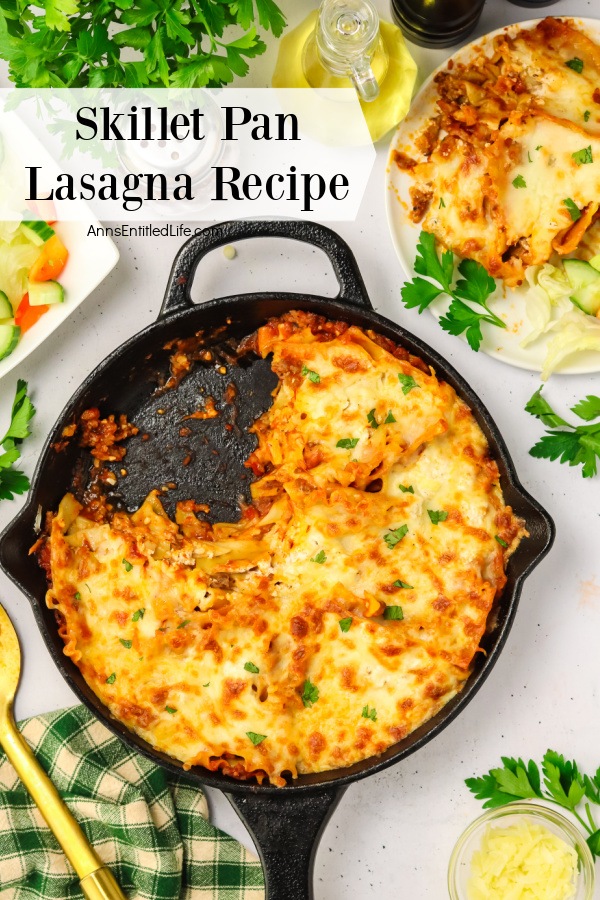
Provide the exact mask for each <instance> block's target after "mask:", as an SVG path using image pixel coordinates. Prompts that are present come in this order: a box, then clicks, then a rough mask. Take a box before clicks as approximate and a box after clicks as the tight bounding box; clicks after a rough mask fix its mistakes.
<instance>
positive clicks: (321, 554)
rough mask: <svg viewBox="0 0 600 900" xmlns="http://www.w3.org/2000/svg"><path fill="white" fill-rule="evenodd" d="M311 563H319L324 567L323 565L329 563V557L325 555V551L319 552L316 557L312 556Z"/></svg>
mask: <svg viewBox="0 0 600 900" xmlns="http://www.w3.org/2000/svg"><path fill="white" fill-rule="evenodd" d="M310 561H311V562H314V563H319V565H321V566H322V565H323V563H324V562H326V561H327V556H326V555H325V551H324V550H319V552H318V553H317V555H316V556H311V558H310Z"/></svg>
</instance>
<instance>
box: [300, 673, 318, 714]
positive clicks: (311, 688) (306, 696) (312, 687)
mask: <svg viewBox="0 0 600 900" xmlns="http://www.w3.org/2000/svg"><path fill="white" fill-rule="evenodd" d="M318 699H319V688H318V687H317V686H316V684H313V683H312V681H311V680H310V678H307V679H306V681H305V682H304V686H303V688H302V702H303V703H304V705H305V706H308V707H311V706H312V705H313V703H316V702H317V700H318Z"/></svg>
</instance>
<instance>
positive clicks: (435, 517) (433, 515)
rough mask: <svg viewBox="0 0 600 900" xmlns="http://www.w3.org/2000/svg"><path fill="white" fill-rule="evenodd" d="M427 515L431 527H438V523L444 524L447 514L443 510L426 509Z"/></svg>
mask: <svg viewBox="0 0 600 900" xmlns="http://www.w3.org/2000/svg"><path fill="white" fill-rule="evenodd" d="M427 515H428V516H429V518H430V519H431V524H432V525H438V524H439V523H440V522H445V521H446V519H447V518H448V513H447V512H446V510H445V509H428V510H427Z"/></svg>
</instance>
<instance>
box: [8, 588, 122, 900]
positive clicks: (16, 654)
mask: <svg viewBox="0 0 600 900" xmlns="http://www.w3.org/2000/svg"><path fill="white" fill-rule="evenodd" d="M20 674H21V649H20V647H19V639H18V638H17V635H16V632H15V629H14V628H13V625H12V622H11V621H10V619H9V618H8V616H7V614H6V611H5V609H4V607H3V606H2V604H0V745H1V746H2V747H3V748H4V751H5V753H6V755H7V757H8V758H9V760H10V761H11V763H12V765H13V766H14V768H15V770H16V772H17V775H18V776H19V778H20V779H21V781H22V782H23V784H24V785H25V787H26V788H27V790H28V791H29V793H30V794H31V796H32V797H33V800H34V801H35V804H36V806H37V807H38V809H39V811H40V812H41V814H42V815H43V817H44V819H45V820H46V822H47V824H48V827H49V828H50V829H51V831H52V832H53V833H54V837H55V838H56V840H57V841H58V843H59V844H60V845H61V847H62V848H63V850H64V852H65V856H66V857H67V859H68V860H69V862H70V863H71V865H72V866H73V868H74V869H75V871H76V872H77V875H78V876H79V883H80V885H81V890H82V891H83V893H84V895H85V896H86V897H87V898H88V900H126V898H125V895H124V894H123V892H122V891H121V888H120V887H119V885H118V884H117V882H116V881H115V879H114V876H113V874H112V872H111V871H110V869H108V868H107V867H106V866H105V865H104V863H103V862H102V860H101V859H100V857H99V856H97V854H96V852H95V851H94V850H93V849H92V847H91V846H90V844H89V843H88V840H87V838H86V837H85V835H84V834H83V832H82V830H81V828H80V827H79V825H78V824H77V822H76V821H75V819H74V818H73V816H72V815H71V813H70V812H69V810H68V809H67V807H66V805H65V804H64V802H63V801H62V799H61V797H60V796H59V793H58V791H57V790H56V788H55V787H54V785H53V784H52V782H51V781H50V779H49V778H48V776H47V775H46V773H45V772H44V770H43V769H42V767H41V766H40V764H39V763H38V761H37V760H36V758H35V756H34V755H33V752H32V751H31V749H30V748H29V745H28V744H27V743H26V742H25V740H24V739H23V737H21V733H20V731H19V730H18V728H17V726H16V725H15V720H14V718H13V701H14V699H15V693H16V690H17V686H18V684H19V677H20Z"/></svg>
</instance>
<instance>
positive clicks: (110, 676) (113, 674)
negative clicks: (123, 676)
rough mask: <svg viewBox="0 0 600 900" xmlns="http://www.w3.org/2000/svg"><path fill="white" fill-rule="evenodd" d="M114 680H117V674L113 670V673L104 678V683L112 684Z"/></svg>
mask: <svg viewBox="0 0 600 900" xmlns="http://www.w3.org/2000/svg"><path fill="white" fill-rule="evenodd" d="M116 680H117V675H116V673H115V672H113V673H112V674H111V675H109V676H108V678H107V679H106V684H114V683H115V681H116Z"/></svg>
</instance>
